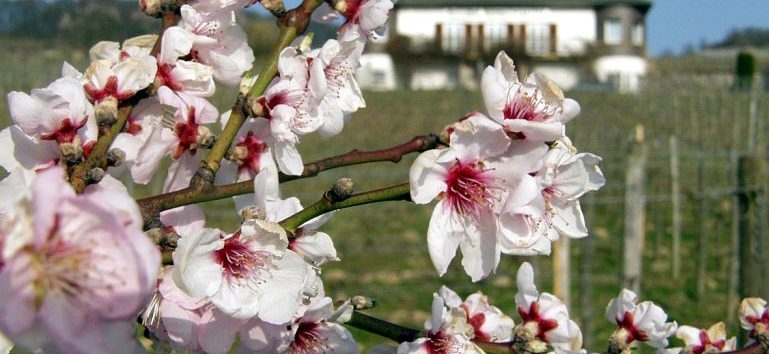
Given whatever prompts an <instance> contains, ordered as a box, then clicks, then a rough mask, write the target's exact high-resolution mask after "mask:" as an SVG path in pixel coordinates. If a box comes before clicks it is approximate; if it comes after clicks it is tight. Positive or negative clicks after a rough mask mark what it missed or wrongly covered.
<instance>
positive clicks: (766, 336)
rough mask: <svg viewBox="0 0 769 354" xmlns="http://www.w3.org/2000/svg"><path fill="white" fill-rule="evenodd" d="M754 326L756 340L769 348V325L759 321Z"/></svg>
mask: <svg viewBox="0 0 769 354" xmlns="http://www.w3.org/2000/svg"><path fill="white" fill-rule="evenodd" d="M753 328H754V330H755V332H754V334H755V338H756V340H757V341H758V342H759V343H761V345H762V346H763V347H764V349H766V348H769V326H767V325H766V324H764V323H763V322H760V321H759V322H756V324H755V325H754V327H753Z"/></svg>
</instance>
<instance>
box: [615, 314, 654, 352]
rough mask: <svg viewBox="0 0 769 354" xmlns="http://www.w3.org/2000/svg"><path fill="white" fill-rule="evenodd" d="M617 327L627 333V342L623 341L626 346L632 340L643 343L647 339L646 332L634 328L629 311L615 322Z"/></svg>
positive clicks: (632, 317) (633, 320)
mask: <svg viewBox="0 0 769 354" xmlns="http://www.w3.org/2000/svg"><path fill="white" fill-rule="evenodd" d="M617 325H618V326H620V327H621V328H624V329H625V330H626V331H627V332H628V336H627V340H626V341H625V342H626V343H628V344H630V343H631V342H633V341H634V340H639V341H641V342H643V341H646V340H648V339H649V335H647V334H646V332H644V331H642V330H640V329H638V327H636V325H635V319H634V316H633V313H632V312H630V311H627V312H625V316H623V317H622V318H621V319H618V320H617Z"/></svg>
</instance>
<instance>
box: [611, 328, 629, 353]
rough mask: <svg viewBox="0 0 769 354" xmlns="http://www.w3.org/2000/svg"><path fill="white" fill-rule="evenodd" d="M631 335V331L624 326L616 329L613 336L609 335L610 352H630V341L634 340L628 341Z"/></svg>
mask: <svg viewBox="0 0 769 354" xmlns="http://www.w3.org/2000/svg"><path fill="white" fill-rule="evenodd" d="M629 336H630V333H629V332H628V331H627V330H626V329H624V328H618V329H617V330H616V331H614V333H612V334H611V337H609V350H608V351H609V353H610V354H620V353H630V343H632V341H630V342H628V338H629Z"/></svg>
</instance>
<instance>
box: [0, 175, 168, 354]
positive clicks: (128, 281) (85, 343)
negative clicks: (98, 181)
mask: <svg viewBox="0 0 769 354" xmlns="http://www.w3.org/2000/svg"><path fill="white" fill-rule="evenodd" d="M141 227H142V219H141V216H140V213H139V210H138V207H137V206H136V204H135V202H134V201H133V200H132V199H131V198H130V197H129V196H128V195H127V194H125V191H124V190H122V191H121V190H112V189H104V188H102V189H96V190H92V191H91V192H87V193H86V194H84V195H75V192H74V191H73V190H72V188H71V187H70V186H69V185H68V184H67V183H66V182H65V181H64V178H63V173H62V171H61V170H58V169H54V170H49V171H46V172H43V173H40V174H39V175H38V176H37V177H36V178H35V180H34V183H33V186H32V198H31V203H27V202H24V201H22V202H21V204H20V205H19V206H18V208H17V209H16V211H15V215H12V216H10V217H8V218H5V219H3V225H2V228H1V229H2V235H3V237H2V239H4V241H3V242H0V243H3V244H4V246H3V248H4V250H3V251H4V252H3V262H2V263H3V264H2V266H0V304H2V305H1V306H3V308H2V309H0V310H1V311H0V313H2V315H0V331H2V332H3V333H5V334H6V335H8V336H9V338H10V339H11V340H13V341H14V342H15V343H16V344H17V345H18V346H19V347H21V348H24V349H26V350H34V349H37V348H46V347H55V348H56V349H55V350H57V351H63V352H71V353H131V352H132V350H133V348H134V347H135V343H134V340H133V334H134V325H133V319H134V318H135V316H136V315H137V314H138V312H139V311H140V309H141V307H142V306H143V305H144V303H145V301H147V300H148V298H149V296H150V295H151V291H152V288H153V287H154V282H155V277H156V276H157V273H158V268H159V265H160V253H159V252H158V250H157V249H156V248H155V246H154V245H153V244H152V243H150V242H149V240H148V239H147V237H146V236H145V235H144V234H143V233H142V231H141ZM9 244H11V245H16V246H14V247H10V248H9V246H8V245H9ZM22 245H23V247H22Z"/></svg>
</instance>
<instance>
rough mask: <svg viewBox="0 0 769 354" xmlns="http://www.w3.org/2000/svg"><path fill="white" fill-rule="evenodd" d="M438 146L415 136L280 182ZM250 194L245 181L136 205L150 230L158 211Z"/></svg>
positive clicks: (324, 162) (315, 165)
mask: <svg viewBox="0 0 769 354" xmlns="http://www.w3.org/2000/svg"><path fill="white" fill-rule="evenodd" d="M437 145H438V138H437V136H436V135H434V134H429V135H421V136H417V137H415V138H413V139H411V140H409V141H407V142H405V143H403V144H400V145H396V146H393V147H389V148H385V149H380V150H373V151H358V150H352V151H350V152H347V153H345V154H341V155H337V156H332V157H328V158H325V159H321V160H317V161H314V162H310V163H307V164H305V165H304V172H303V173H302V174H301V175H300V176H287V175H283V174H281V175H280V181H281V182H287V181H293V180H297V179H301V178H308V177H314V176H317V175H318V174H320V173H321V172H323V171H327V170H330V169H334V168H339V167H344V166H352V165H358V164H363V163H370V162H379V161H392V162H398V161H400V160H401V158H402V157H403V155H406V154H410V153H413V152H422V151H426V150H429V149H434V148H435V147H436V146H437ZM253 192H254V185H253V181H252V180H246V181H243V182H238V183H232V184H226V185H222V186H211V187H210V188H205V186H198V187H190V188H185V189H182V190H179V191H175V192H171V193H165V194H160V195H156V196H152V197H148V198H144V199H140V200H139V201H138V203H139V206H140V208H141V212H142V216H143V217H144V222H145V227H153V225H152V222H153V220H154V219H156V218H157V217H158V214H159V213H160V212H161V211H164V210H168V209H173V208H176V207H180V206H184V205H190V204H197V203H203V202H210V201H213V200H219V199H224V198H229V197H233V196H236V195H242V194H248V193H253Z"/></svg>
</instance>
